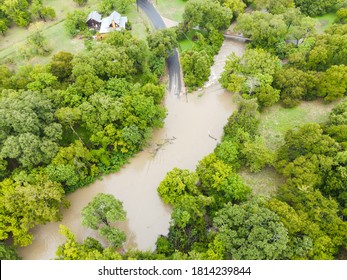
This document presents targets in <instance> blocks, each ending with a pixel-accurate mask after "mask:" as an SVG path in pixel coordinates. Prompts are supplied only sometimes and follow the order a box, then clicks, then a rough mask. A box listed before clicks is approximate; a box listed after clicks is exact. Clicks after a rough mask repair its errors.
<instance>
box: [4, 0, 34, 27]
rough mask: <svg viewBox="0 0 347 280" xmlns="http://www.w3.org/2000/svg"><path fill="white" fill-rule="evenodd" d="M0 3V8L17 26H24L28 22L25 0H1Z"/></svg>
mask: <svg viewBox="0 0 347 280" xmlns="http://www.w3.org/2000/svg"><path fill="white" fill-rule="evenodd" d="M0 4H1V10H2V11H3V12H4V13H5V14H6V15H7V16H8V18H9V19H11V20H13V21H14V22H15V23H16V24H17V25H18V26H21V27H25V26H27V25H28V24H29V23H30V13H29V10H28V6H29V3H28V1H27V0H3V1H1V3H0Z"/></svg>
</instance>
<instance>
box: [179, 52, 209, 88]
mask: <svg viewBox="0 0 347 280" xmlns="http://www.w3.org/2000/svg"><path fill="white" fill-rule="evenodd" d="M181 63H182V68H183V74H184V82H185V84H186V85H187V86H188V87H189V89H190V90H194V89H196V88H197V87H201V86H203V84H204V82H205V81H207V80H208V77H209V76H210V72H211V69H210V66H211V58H210V57H209V55H208V54H207V53H206V52H205V51H200V52H197V51H185V52H183V53H182V55H181Z"/></svg>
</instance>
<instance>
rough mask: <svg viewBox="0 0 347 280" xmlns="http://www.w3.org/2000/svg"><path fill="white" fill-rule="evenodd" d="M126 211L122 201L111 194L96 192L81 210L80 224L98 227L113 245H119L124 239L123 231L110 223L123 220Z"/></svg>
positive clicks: (92, 227) (100, 232)
mask: <svg viewBox="0 0 347 280" xmlns="http://www.w3.org/2000/svg"><path fill="white" fill-rule="evenodd" d="M125 218H126V212H125V211H124V210H123V205H122V202H120V201H119V200H118V199H116V198H115V197H114V196H113V195H111V194H103V193H99V194H97V195H96V196H95V197H94V198H93V200H92V201H91V202H89V203H88V205H87V206H86V207H84V208H83V210H82V225H84V226H87V227H90V228H91V229H95V230H96V229H98V231H99V234H100V235H102V236H104V237H105V238H106V239H107V240H108V241H109V242H110V244H111V245H112V246H113V247H116V248H117V247H119V246H121V245H122V243H123V242H124V241H125V239H126V236H125V233H124V232H123V231H121V230H119V229H118V228H116V227H112V226H111V223H113V222H116V221H125Z"/></svg>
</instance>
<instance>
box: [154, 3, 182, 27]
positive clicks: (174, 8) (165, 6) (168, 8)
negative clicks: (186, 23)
mask: <svg viewBox="0 0 347 280" xmlns="http://www.w3.org/2000/svg"><path fill="white" fill-rule="evenodd" d="M153 3H154V5H155V7H156V8H157V9H158V11H159V13H160V14H161V15H162V16H163V17H165V18H168V19H171V20H174V21H178V22H181V21H182V16H183V12H184V6H185V5H186V3H187V1H183V0H156V1H153Z"/></svg>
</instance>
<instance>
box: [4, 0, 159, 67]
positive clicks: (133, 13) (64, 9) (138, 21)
mask: <svg viewBox="0 0 347 280" xmlns="http://www.w3.org/2000/svg"><path fill="white" fill-rule="evenodd" d="M99 2H100V1H98V0H89V1H88V3H87V5H85V6H82V7H79V6H78V5H77V4H76V3H75V2H73V1H72V0H68V1H67V0H44V4H45V5H47V6H51V7H52V8H54V10H55V12H56V15H57V18H56V19H55V20H53V21H47V22H44V23H43V35H44V36H45V37H46V38H47V41H48V43H49V46H50V48H51V49H52V52H51V54H50V55H49V56H47V57H34V58H32V59H31V60H30V61H23V60H22V58H21V57H18V52H17V50H18V49H19V48H20V47H21V46H23V45H24V44H25V42H26V39H27V37H28V36H29V34H30V31H29V29H28V28H21V27H16V26H14V27H12V28H10V29H9V30H8V31H7V32H6V36H5V37H3V38H1V39H0V63H3V62H5V63H6V62H7V63H9V64H12V65H17V66H18V65H22V64H25V63H27V62H29V63H31V64H36V63H46V62H48V61H49V59H50V57H51V56H52V55H54V54H55V53H57V52H59V51H68V52H71V53H77V52H79V51H81V50H83V49H84V48H85V47H84V42H83V39H80V38H79V37H78V36H77V37H76V38H71V36H70V35H69V34H68V33H67V32H66V31H65V28H64V19H65V17H66V15H67V13H68V12H72V11H74V10H77V9H80V10H87V11H92V10H97V6H98V3H99ZM126 15H127V16H128V18H129V21H130V22H131V23H132V27H133V29H132V33H133V34H134V35H135V36H137V37H139V38H141V39H145V38H146V36H147V34H148V30H150V29H151V28H152V27H151V25H150V23H149V21H148V19H147V17H146V16H145V15H144V14H143V13H142V11H141V10H140V11H139V12H137V10H136V5H135V4H134V5H132V6H131V7H130V8H129V11H128V12H127V13H126Z"/></svg>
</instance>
